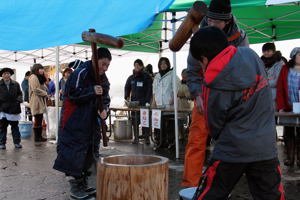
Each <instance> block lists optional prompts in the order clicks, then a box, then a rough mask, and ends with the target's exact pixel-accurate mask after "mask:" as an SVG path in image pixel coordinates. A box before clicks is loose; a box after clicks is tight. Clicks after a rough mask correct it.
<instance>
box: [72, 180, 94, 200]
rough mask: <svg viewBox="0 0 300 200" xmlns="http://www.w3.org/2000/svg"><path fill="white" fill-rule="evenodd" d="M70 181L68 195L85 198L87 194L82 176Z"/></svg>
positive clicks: (74, 197)
mask: <svg viewBox="0 0 300 200" xmlns="http://www.w3.org/2000/svg"><path fill="white" fill-rule="evenodd" d="M69 183H70V196H71V198H73V199H86V198H87V197H88V196H89V195H88V193H86V192H85V185H84V178H79V179H72V180H70V181H69Z"/></svg>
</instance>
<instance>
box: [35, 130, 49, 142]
mask: <svg viewBox="0 0 300 200" xmlns="http://www.w3.org/2000/svg"><path fill="white" fill-rule="evenodd" d="M37 129H38V132H37V134H38V135H37V136H38V140H39V142H46V141H47V138H44V137H43V136H42V133H43V127H40V128H37Z"/></svg>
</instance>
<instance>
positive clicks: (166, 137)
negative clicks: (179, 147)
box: [154, 115, 175, 146]
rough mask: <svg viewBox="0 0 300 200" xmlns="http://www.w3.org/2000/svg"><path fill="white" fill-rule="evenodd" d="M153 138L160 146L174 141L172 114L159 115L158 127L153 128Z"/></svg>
mask: <svg viewBox="0 0 300 200" xmlns="http://www.w3.org/2000/svg"><path fill="white" fill-rule="evenodd" d="M154 135H155V139H156V140H157V141H158V143H160V144H161V145H162V146H168V145H172V144H174V143H175V121H174V115H163V116H162V117H161V126H160V129H156V128H155V129H154Z"/></svg>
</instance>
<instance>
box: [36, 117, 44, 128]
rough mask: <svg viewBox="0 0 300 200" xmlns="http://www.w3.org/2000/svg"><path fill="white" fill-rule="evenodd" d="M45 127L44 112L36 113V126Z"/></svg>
mask: <svg viewBox="0 0 300 200" xmlns="http://www.w3.org/2000/svg"><path fill="white" fill-rule="evenodd" d="M41 127H43V114H37V115H34V128H41Z"/></svg>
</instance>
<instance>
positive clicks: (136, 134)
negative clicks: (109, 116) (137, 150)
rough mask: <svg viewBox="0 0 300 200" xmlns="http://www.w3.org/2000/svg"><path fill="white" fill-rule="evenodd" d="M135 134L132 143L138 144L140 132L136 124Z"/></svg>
mask: <svg viewBox="0 0 300 200" xmlns="http://www.w3.org/2000/svg"><path fill="white" fill-rule="evenodd" d="M133 134H134V140H133V142H132V144H138V143H139V132H138V130H135V126H133Z"/></svg>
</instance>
